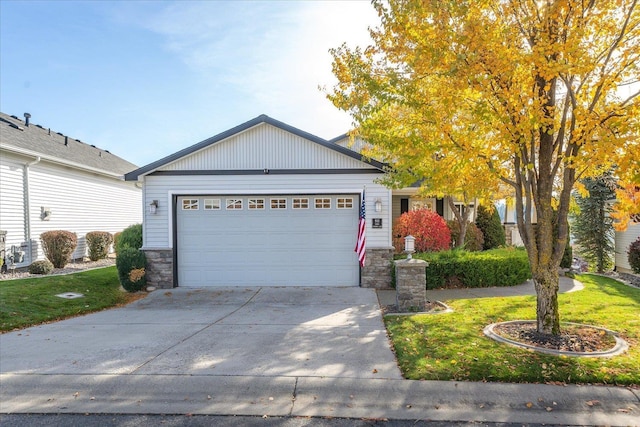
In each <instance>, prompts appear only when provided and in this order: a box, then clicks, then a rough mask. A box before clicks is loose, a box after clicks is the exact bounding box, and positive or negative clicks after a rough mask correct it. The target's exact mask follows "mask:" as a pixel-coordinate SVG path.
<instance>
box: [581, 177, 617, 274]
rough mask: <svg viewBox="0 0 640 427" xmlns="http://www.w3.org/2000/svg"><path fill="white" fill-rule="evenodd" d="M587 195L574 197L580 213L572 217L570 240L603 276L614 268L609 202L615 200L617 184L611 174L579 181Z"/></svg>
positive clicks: (611, 219)
mask: <svg viewBox="0 0 640 427" xmlns="http://www.w3.org/2000/svg"><path fill="white" fill-rule="evenodd" d="M582 184H583V185H584V186H585V188H586V190H587V191H588V193H589V195H588V196H586V197H583V196H582V195H580V194H579V193H576V194H575V199H576V203H577V204H578V208H579V209H580V212H579V213H578V214H577V215H575V216H574V225H573V230H572V231H573V237H574V238H575V240H576V243H577V245H578V252H579V253H580V255H582V256H583V257H584V258H585V259H586V260H587V261H588V262H589V264H591V265H592V266H594V265H595V270H596V271H597V272H598V273H602V272H604V271H605V270H607V269H609V268H611V266H612V265H613V253H614V250H615V247H614V240H613V238H614V229H613V218H611V216H610V213H611V205H610V201H611V200H612V199H614V198H615V188H616V182H615V178H613V176H612V174H611V173H610V172H608V173H605V174H603V175H601V176H599V177H596V178H587V179H585V180H583V181H582Z"/></svg>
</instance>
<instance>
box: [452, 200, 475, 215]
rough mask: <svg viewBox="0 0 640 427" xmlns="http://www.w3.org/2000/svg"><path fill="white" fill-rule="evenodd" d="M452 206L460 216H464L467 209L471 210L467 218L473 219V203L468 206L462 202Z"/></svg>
mask: <svg viewBox="0 0 640 427" xmlns="http://www.w3.org/2000/svg"><path fill="white" fill-rule="evenodd" d="M453 204H454V205H455V206H456V210H457V211H458V213H460V215H461V216H462V215H464V213H465V212H466V211H467V208H471V213H470V214H469V216H470V217H471V218H473V208H474V204H473V203H471V204H470V205H468V206H467V205H465V204H464V203H462V202H454V203H453Z"/></svg>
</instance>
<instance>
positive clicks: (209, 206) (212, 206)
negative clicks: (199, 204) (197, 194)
mask: <svg viewBox="0 0 640 427" xmlns="http://www.w3.org/2000/svg"><path fill="white" fill-rule="evenodd" d="M219 209H220V199H204V210H205V211H217V210H219Z"/></svg>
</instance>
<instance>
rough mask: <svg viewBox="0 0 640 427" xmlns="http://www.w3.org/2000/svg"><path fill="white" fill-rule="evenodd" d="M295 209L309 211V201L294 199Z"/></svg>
mask: <svg viewBox="0 0 640 427" xmlns="http://www.w3.org/2000/svg"><path fill="white" fill-rule="evenodd" d="M293 209H309V199H307V198H304V199H293Z"/></svg>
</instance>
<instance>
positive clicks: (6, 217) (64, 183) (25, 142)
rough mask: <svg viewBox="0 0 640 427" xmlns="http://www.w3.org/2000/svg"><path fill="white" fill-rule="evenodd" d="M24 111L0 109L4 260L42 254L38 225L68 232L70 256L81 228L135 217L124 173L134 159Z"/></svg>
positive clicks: (135, 194) (81, 245)
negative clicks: (21, 115) (72, 242)
mask: <svg viewBox="0 0 640 427" xmlns="http://www.w3.org/2000/svg"><path fill="white" fill-rule="evenodd" d="M24 116H25V119H24V120H21V119H19V118H18V117H16V116H9V115H7V114H4V113H0V230H2V232H3V233H6V235H5V238H6V242H5V248H6V253H5V254H3V255H4V257H5V258H6V259H7V261H8V263H9V264H11V267H24V266H28V265H29V264H31V262H33V261H35V260H36V259H43V258H44V253H43V250H42V246H41V243H40V234H41V233H43V232H45V231H50V230H67V231H71V232H75V233H76V234H77V236H78V247H77V249H76V251H75V252H74V254H73V257H74V259H77V258H82V257H83V256H84V255H85V254H86V251H87V248H86V242H85V234H86V233H87V232H89V231H108V232H111V233H115V232H117V231H122V230H123V229H124V228H126V227H127V226H129V225H131V224H135V223H139V222H141V221H142V213H141V209H140V208H141V200H142V190H141V188H140V187H139V186H137V185H136V183H133V182H126V181H125V180H124V174H125V173H126V172H129V171H131V170H133V169H135V168H136V167H137V166H136V165H134V164H132V163H129V162H127V161H126V160H124V159H122V158H120V157H118V156H115V155H113V154H111V153H110V152H109V151H107V150H103V149H101V148H98V147H95V146H93V145H90V144H87V143H84V142H82V141H79V140H77V139H74V138H71V137H69V136H66V135H63V134H62V133H59V132H55V131H52V130H51V129H49V128H44V127H42V126H40V125H36V124H33V123H30V117H31V116H30V115H29V114H28V113H25V115H24Z"/></svg>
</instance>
